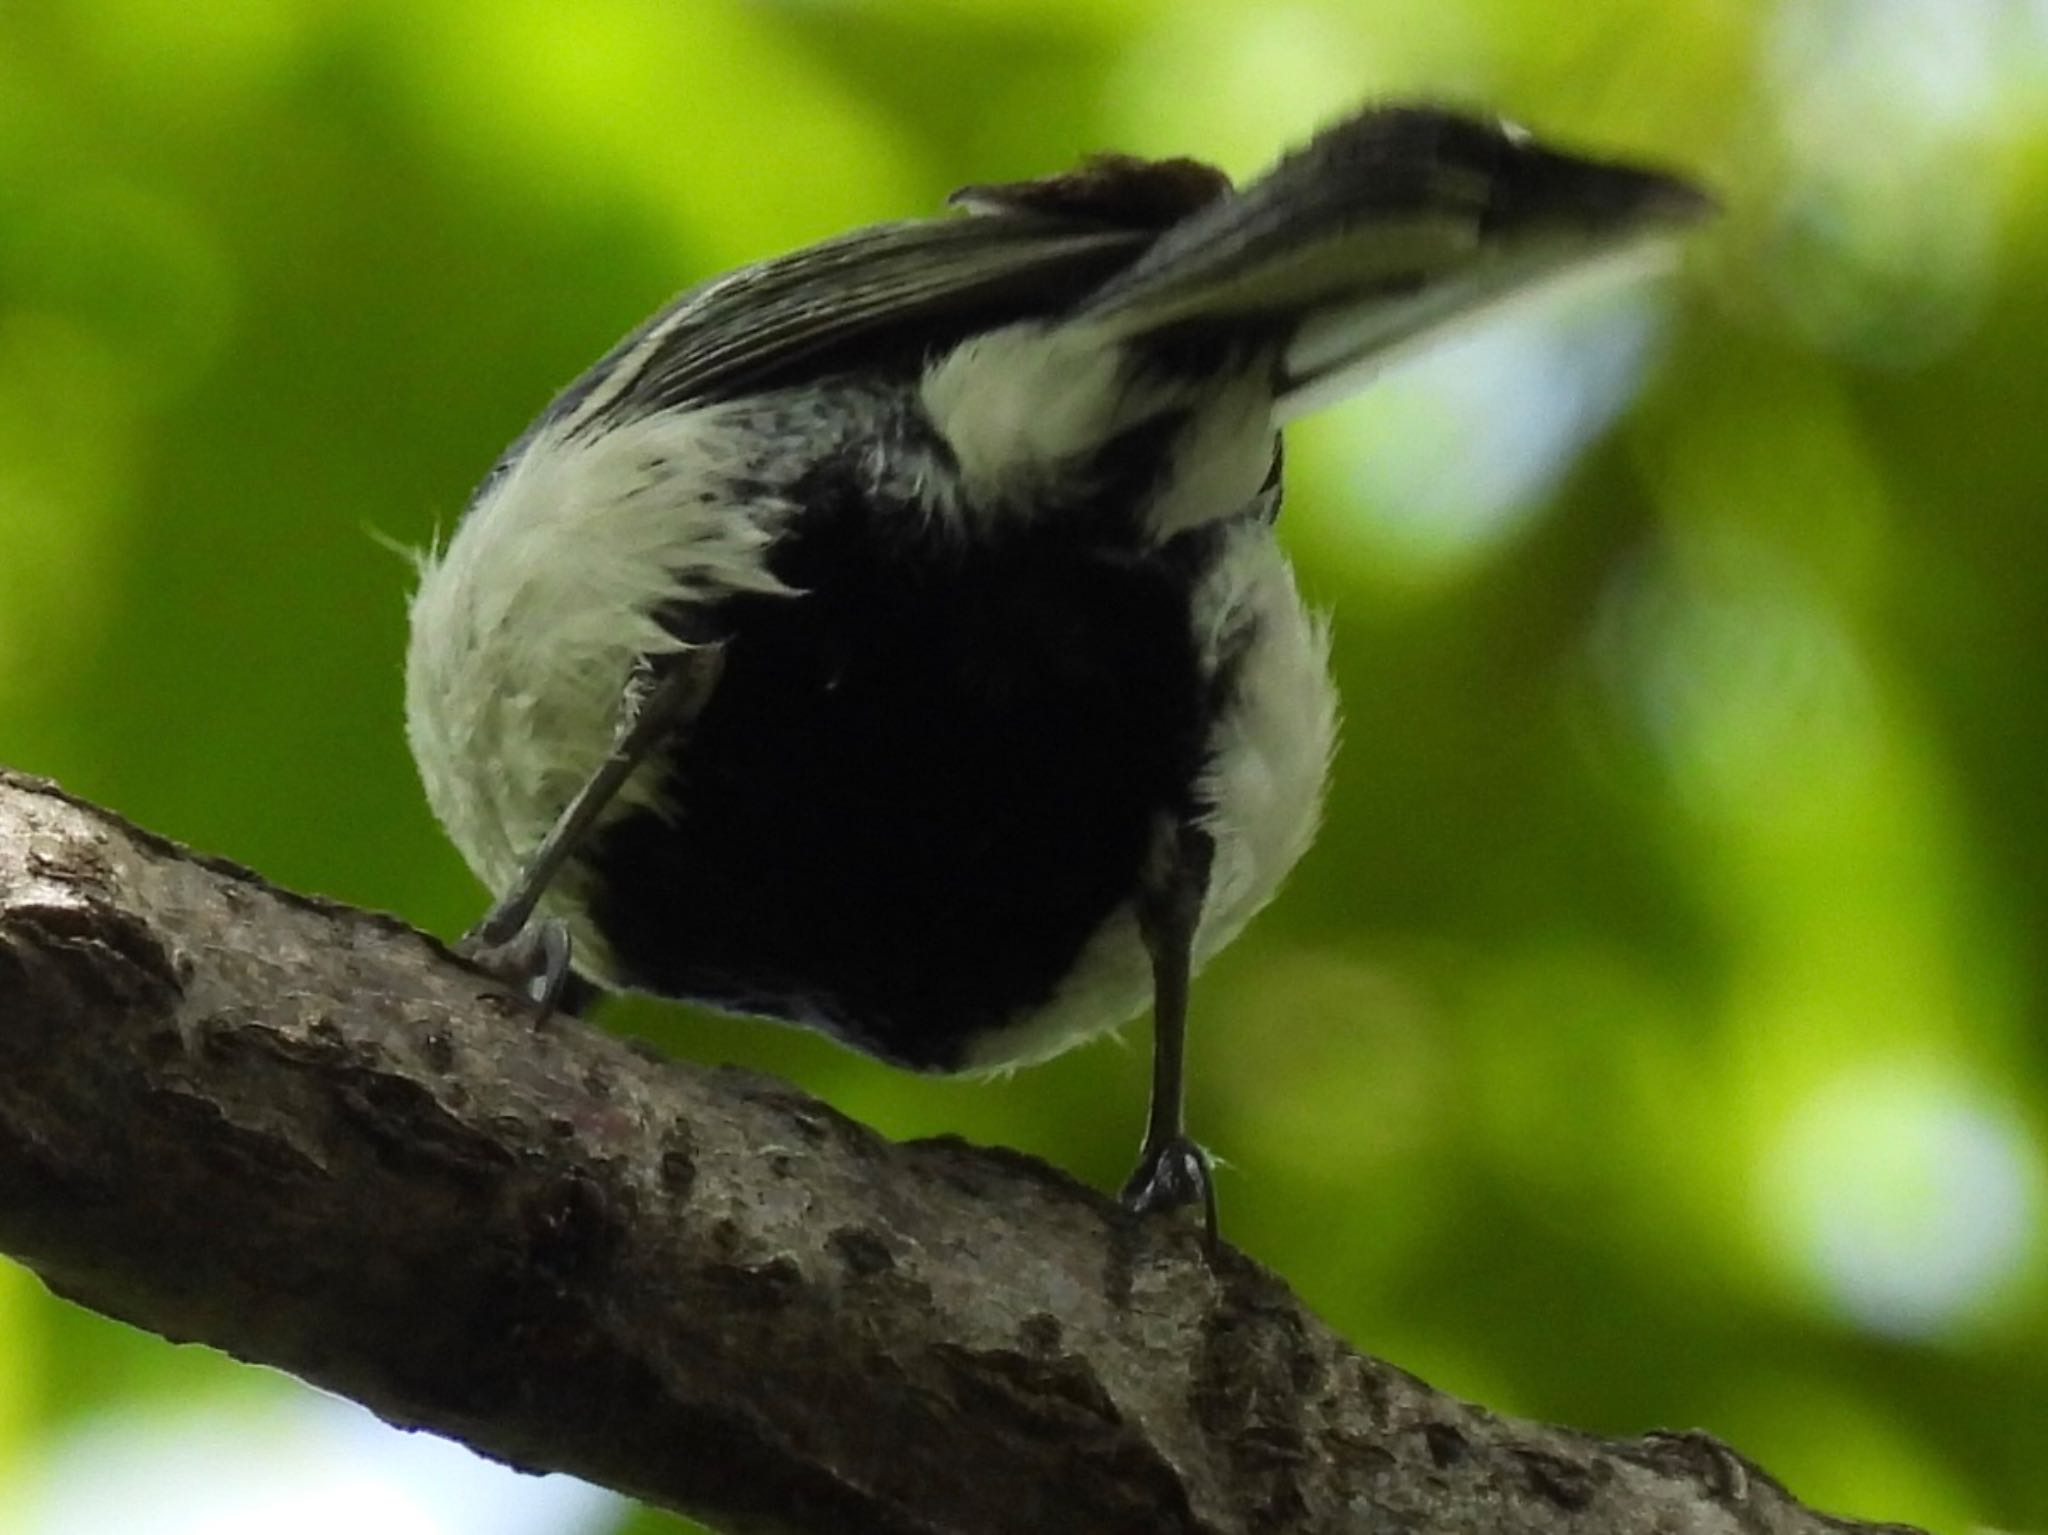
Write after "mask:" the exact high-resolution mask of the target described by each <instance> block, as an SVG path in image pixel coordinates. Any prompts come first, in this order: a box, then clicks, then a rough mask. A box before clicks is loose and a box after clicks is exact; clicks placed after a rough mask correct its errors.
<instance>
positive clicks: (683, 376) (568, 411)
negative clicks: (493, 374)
mask: <svg viewBox="0 0 2048 1535" xmlns="http://www.w3.org/2000/svg"><path fill="white" fill-rule="evenodd" d="M1025 185H1029V184H1025ZM977 190H978V191H979V190H984V189H977ZM985 190H986V191H988V192H989V193H990V194H992V200H991V201H988V202H976V203H974V204H971V207H972V208H973V210H974V211H972V212H971V213H970V214H969V215H967V216H954V217H947V218H938V219H924V220H918V221H913V222H905V223H897V224H879V225H875V226H873V227H870V228H867V229H860V230H855V231H854V232H853V233H851V234H847V235H842V236H840V237H839V238H837V239H833V240H827V241H825V242H823V243H822V244H818V245H812V246H808V247H806V248H805V249H803V250H800V251H793V252H791V253H790V254H789V255H786V256H778V257H776V258H774V259H772V260H768V261H763V262H760V263H758V264H756V265H754V266H749V267H744V268H741V269H740V270H739V271H736V272H732V273H730V274H728V275H726V276H724V277H719V278H715V279H713V280H712V281H710V282H707V283H704V284H702V285H701V286H699V287H696V288H693V289H691V290H690V291H688V292H687V293H684V294H683V295H682V296H681V297H680V298H678V299H676V300H675V302H674V303H672V304H670V305H669V306H668V307H667V308H666V309H664V310H663V311H662V312H661V313H659V314H657V315H656V316H655V317H654V318H653V319H651V320H649V321H648V322H647V324H645V325H644V326H642V327H641V328H640V329H639V330H637V331H635V332H634V333H633V334H632V335H630V336H628V337H627V338H626V339H625V340H624V341H622V342H620V343H619V345H618V346H617V347H616V348H615V349H614V350H613V351H612V353H611V354H610V355H608V356H607V357H605V358H604V359H602V360H601V361H600V362H598V363H597V364H596V366H595V367H593V368H592V369H591V370H590V372H589V373H587V374H586V375H585V376H584V377H583V378H582V379H580V380H578V381H577V382H576V383H574V384H572V385H570V387H569V388H568V390H566V391H565V392H564V393H563V395H562V397H561V398H560V399H559V400H557V401H556V403H555V406H554V408H553V409H552V411H551V412H550V416H549V419H550V421H551V422H552V423H554V424H558V425H565V426H566V427H567V428H568V430H569V431H570V432H572V433H573V432H575V431H577V430H579V429H580V428H582V427H584V426H592V427H595V426H600V425H614V424H616V423H617V422H619V421H621V420H630V419H633V418H635V417H638V416H643V415H647V414H649V413H652V412H654V411H659V410H671V409H675V408H677V407H680V406H688V405H694V404H712V403H716V402H718V401H721V400H728V399H732V398H734V397H736V396H738V395H742V394H748V393H753V392H756V391H759V390H762V389H767V388H772V387H775V386H776V385H778V384H782V383H790V382H795V381H797V380H799V379H802V378H806V377H816V376H818V375H820V374H822V373H826V372H831V371H834V370H835V369H836V368H837V367H839V366H842V365H844V366H859V367H862V368H872V367H876V366H877V365H886V363H887V361H888V360H889V359H890V358H891V357H893V356H895V355H897V354H899V353H903V354H905V355H904V358H903V360H904V362H905V363H906V365H909V366H916V365H918V364H919V363H920V362H921V360H922V358H923V356H924V354H925V353H927V352H929V351H931V350H933V349H937V348H942V347H944V346H946V345H948V344H950V343H951V342H952V341H954V340H957V339H958V338H959V337H961V336H964V335H966V334H968V333H970V332H971V331H974V330H977V329H981V328H984V327H987V326H991V325H1000V324H1003V323H1006V322H1008V321H1010V320H1015V319H1024V318H1028V317H1030V316H1033V315H1041V314H1052V313H1057V312H1059V311H1060V310H1062V309H1065V308H1067V307H1068V306H1070V305H1072V304H1073V303H1074V302H1075V301H1076V300H1077V299H1079V298H1080V297H1081V296H1082V295H1083V294H1086V293H1088V292H1089V291H1090V290H1092V289H1094V288H1095V287H1097V286H1099V285H1100V284H1101V283H1102V282H1103V280H1104V279H1105V278H1107V277H1109V276H1110V275H1112V274H1113V273H1115V272H1117V271H1118V270H1120V269H1121V268H1122V267H1124V266H1125V265H1127V264H1129V262H1131V261H1132V260H1133V259H1134V258H1135V257H1136V256H1137V255H1138V254H1139V253H1140V252H1142V251H1143V250H1144V248H1145V247H1146V246H1147V245H1149V244H1150V243H1151V242H1152V240H1153V239H1155V238H1156V237H1157V233H1158V231H1157V229H1156V228H1147V227H1142V226H1136V225H1130V224H1124V225H1118V224H1114V223H1109V222H1099V221H1095V220H1092V219H1083V218H1075V217H1071V216H1064V215H1060V214H1058V213H1049V212H1044V211H1040V210H1039V209H1037V208H1033V207H1030V206H1028V205H1026V204H1025V203H1023V202H1021V201H1018V200H1014V199H1013V200H1010V201H1002V200H999V199H1000V197H1001V195H1002V194H1004V193H1005V192H1006V191H1007V190H1008V189H1002V188H991V189H985Z"/></svg>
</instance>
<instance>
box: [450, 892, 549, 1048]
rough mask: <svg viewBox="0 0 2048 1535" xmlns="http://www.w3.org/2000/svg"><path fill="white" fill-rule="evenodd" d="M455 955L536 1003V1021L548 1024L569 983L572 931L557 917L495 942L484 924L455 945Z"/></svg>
mask: <svg viewBox="0 0 2048 1535" xmlns="http://www.w3.org/2000/svg"><path fill="white" fill-rule="evenodd" d="M455 952H456V953H457V954H459V955H460V956H461V957H462V958H464V959H466V960H468V961H469V962H470V963H471V964H472V965H475V966H476V967H477V969H479V970H481V971H483V972H484V973H485V974H486V975H490V976H494V977H496V978H497V979H498V980H500V981H503V982H504V983H505V984H506V985H508V986H510V987H512V988H513V989H514V990H515V991H517V992H519V994H520V995H521V996H523V997H525V998H526V999H527V1001H529V1002H531V1003H532V1004H533V1009H534V1014H535V1017H534V1021H535V1022H536V1023H545V1022H547V1021H548V1019H550V1018H552V1017H553V1016H554V1014H555V1010H556V1008H558V1007H559V1006H560V1005H561V1001H562V990H563V988H564V987H565V986H567V985H568V982H569V952H570V943H569V929H568V927H567V926H566V925H565V924H564V923H563V922H562V921H561V920H560V919H559V918H556V917H543V918H541V919H539V920H538V921H534V922H529V923H527V924H526V926H524V927H522V928H520V929H519V930H518V931H517V932H515V933H514V934H513V935H512V936H511V937H510V938H506V939H502V940H497V941H493V940H492V939H491V938H490V937H489V927H488V925H487V924H483V923H480V924H478V925H477V926H476V927H473V928H471V929H470V930H469V931H468V932H467V933H465V934H463V936H462V938H461V939H460V940H459V941H458V942H457V943H456V945H455Z"/></svg>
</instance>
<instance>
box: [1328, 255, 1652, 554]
mask: <svg viewBox="0 0 2048 1535" xmlns="http://www.w3.org/2000/svg"><path fill="white" fill-rule="evenodd" d="M1662 313H1663V311H1662V307H1661V304H1660V302H1659V300H1658V299H1657V297H1656V295H1655V294H1654V292H1653V291H1651V290H1648V289H1646V288H1644V287H1643V286H1641V285H1635V286H1632V287H1629V288H1626V289H1622V290H1613V289H1608V290H1604V291H1599V292H1594V293H1579V294H1573V295H1570V296H1567V297H1563V298H1560V299H1557V300H1554V301H1549V302H1540V303H1536V304H1532V305H1528V306H1523V307H1519V308H1512V309H1510V310H1508V311H1507V312H1505V313H1503V314H1501V315H1498V316H1496V317H1492V318H1489V319H1487V320H1485V321H1483V322H1480V323H1478V324H1476V325H1474V326H1473V327H1472V328H1471V329H1469V330H1465V331H1461V332H1457V333H1454V334H1451V335H1448V336H1446V337H1445V338H1444V339H1443V340H1442V341H1440V342H1437V343H1435V344H1433V345H1431V346H1429V347H1428V348H1426V349H1424V350H1423V351H1421V352H1420V353H1418V354H1417V355H1416V356H1415V358H1414V359H1413V360H1411V361H1407V362H1404V363H1402V364H1400V365H1399V366H1397V367H1395V368H1393V369H1391V370H1390V371H1389V372H1388V374H1387V375H1386V377H1385V378H1383V379H1382V380H1380V381H1379V382H1377V383H1375V384H1373V385H1372V386H1371V387H1370V388H1369V389H1368V390H1367V391H1366V392H1365V394H1363V395H1362V396H1361V397H1360V398H1359V399H1357V400H1355V401H1353V402H1350V403H1348V404H1346V405H1343V406H1341V407H1338V408H1335V409H1332V410H1330V411H1327V412H1325V413H1324V415H1325V420H1324V422H1323V423H1322V424H1321V425H1320V426H1319V427H1317V428H1316V429H1315V430H1314V436H1315V438H1316V439H1317V440H1318V443H1319V445H1327V446H1326V449H1325V450H1326V451H1329V452H1333V453H1335V454H1336V455H1337V456H1338V458H1339V462H1340V464H1341V466H1342V467H1341V472H1342V473H1343V475H1344V476H1345V478H1346V480H1347V481H1348V482H1349V484H1350V485H1351V487H1352V488H1353V490H1354V495H1353V496H1352V497H1351V498H1350V507H1349V516H1348V517H1347V518H1346V519H1345V521H1344V522H1343V523H1342V524H1341V532H1342V536H1346V537H1349V538H1353V539H1355V540H1356V541H1358V542H1360V543H1362V544H1364V545H1366V546H1367V552H1368V553H1370V554H1371V555H1373V556H1375V557H1377V558H1379V559H1382V560H1392V561H1393V562H1395V563H1397V564H1399V565H1401V566H1403V567H1405V570H1406V573H1408V574H1412V575H1419V576H1424V577H1427V576H1433V575H1443V574H1451V573H1455V572H1456V571H1457V570H1460V569H1463V568H1465V567H1466V566H1467V565H1469V564H1472V563H1474V562H1476V561H1477V560H1479V559H1481V558H1483V557H1485V556H1486V555H1487V554H1488V553H1489V552H1490V551H1492V550H1493V549H1494V548H1495V547H1496V546H1498V545H1499V544H1500V543H1502V542H1503V541H1504V540H1506V539H1508V538H1511V537H1512V536H1513V535H1514V534H1515V533H1516V532H1518V531H1519V530H1520V529H1521V528H1522V527H1523V526H1524V525H1525V524H1526V523H1527V522H1528V521H1529V520H1530V519H1531V518H1532V517H1533V516H1534V514H1535V513H1536V511H1537V510H1538V509H1539V508H1540V507H1541V506H1542V504H1543V502H1544V500H1545V498H1546V497H1548V496H1549V495H1550V493H1551V492H1552V491H1553V490H1554V489H1555V488H1556V486H1557V483H1558V481H1559V480H1560V479H1561V478H1562V477H1563V476H1564V474H1565V472H1566V471H1567V470H1568V469H1569V468H1570V466H1571V463H1572V460H1573V458H1574V457H1575V456H1576V455H1577V453H1578V452H1579V450H1580V449H1581V448H1582V447H1584V446H1585V444H1586V443H1587V442H1588V441H1590V440H1591V439H1592V438H1593V437H1594V436H1596V435H1597V434H1598V433H1599V432H1600V431H1601V430H1602V429H1603V428H1605V427H1606V426H1607V425H1608V424H1609V423H1611V422H1612V421H1613V420H1614V418H1615V416H1616V415H1618V414H1619V413H1620V411H1621V410H1622V409H1623V407H1624V406H1626V405H1627V403H1628V402H1629V400H1630V399H1631V398H1633V397H1634V394H1635V392H1636V389H1637V387H1638V386H1639V384H1640V382H1641V380H1642V377H1643V373H1644V369H1645V367H1646V365H1647V363H1648V361H1649V358H1650V356H1651V354H1652V352H1653V350H1654V343H1655V340H1656V337H1657V334H1658V330H1659V321H1660V319H1661V316H1662Z"/></svg>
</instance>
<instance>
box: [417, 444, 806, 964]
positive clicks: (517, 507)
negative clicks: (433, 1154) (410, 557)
mask: <svg viewBox="0 0 2048 1535" xmlns="http://www.w3.org/2000/svg"><path fill="white" fill-rule="evenodd" d="M731 414H732V413H730V412H728V411H723V410H718V409H712V410H701V411H692V412H685V413H680V414H677V413H668V414H660V415H655V416H649V417H644V418H641V419H639V420H636V421H631V422H628V423H626V424H624V425H622V426H620V427H618V428H616V429H613V430H608V431H605V432H601V433H597V434H594V435H591V436H588V437H576V438H568V437H565V435H564V433H563V432H562V430H561V429H560V428H559V427H556V428H551V429H549V430H547V431H545V432H544V433H543V434H542V435H541V436H540V437H539V438H538V439H536V440H535V441H534V442H532V443H531V444H529V445H528V446H527V448H526V449H525V451H524V452H522V453H521V454H520V455H519V457H518V458H517V459H516V460H515V461H514V462H513V463H512V464H511V465H510V466H509V467H508V468H507V469H506V471H505V472H504V473H503V474H502V475H501V476H499V478H498V479H497V481H496V482H495V483H494V484H492V485H490V486H489V488H488V489H487V490H486V491H485V493H484V494H483V496H482V497H481V498H480V499H479V500H478V502H477V504H476V505H475V506H474V507H473V508H471V510H470V513H469V515H468V516H467V517H466V518H465V519H464V520H463V523H462V525H461V526H460V527H459V528H458V529H457V530H456V532H455V536H454V537H453V538H452V539H451V540H450V541H449V543H448V546H447V548H446V549H445V550H443V551H441V552H440V553H439V554H438V555H435V554H432V553H429V554H428V555H426V556H424V557H423V558H422V559H421V562H420V583H419V587H418V589H417V590H416V591H415V593H414V594H413V600H412V644H411V649H410V651H409V653H408V655H407V657H406V671H405V693H406V698H405V709H406V734H407V736H408V738H409V739H410V741H411V744H412V751H413V757H414V760H415V761H417V762H418V764H419V769H420V777H421V779H422V781H423V782H424V784H425V786H426V792H427V801H428V803H429V804H430V805H431V806H432V807H433V810H434V814H435V815H436V816H438V817H439V818H440V820H441V824H442V825H443V826H444V827H446V828H447V831H448V835H449V837H450V839H451V840H452V841H453V842H454V843H455V846H456V847H457V848H458V849H459V850H460V851H461V853H462V855H463V857H464V858H465V859H466V860H468V863H469V866H470V868H471V869H472V870H474V871H475V873H476V875H477V877H478V878H479V879H480V880H482V881H483V883H484V884H485V886H486V887H488V888H489V889H490V890H491V892H492V893H493V894H494V895H495V894H497V893H499V892H501V891H503V890H504V889H505V888H506V887H507V886H508V885H509V884H510V883H511V882H512V880H513V879H514V877H515V876H516V875H517V874H518V872H519V870H520V868H521V866H522V865H523V864H524V863H525V861H526V859H527V858H528V857H529V856H531V854H532V853H533V851H534V849H535V848H536V847H537V846H538V845H539V843H540V840H541V838H542V837H543V836H544V835H545V834H546V833H547V830H548V828H549V827H550V826H551V825H552V824H553V822H554V819H555V817H556V816H557V814H559V812H560V811H561V808H562V806H564V805H565V804H567V803H568V802H569V799H570V798H571V796H573V795H574V794H575V792H576V791H577V790H578V789H579V788H580V787H581V786H582V785H583V783H584V781H585V780H586V779H587V778H588V777H589V776H590V774H591V773H592V772H593V771H594V770H595V768H596V767H597V764H598V762H599V761H600V760H601V759H602V758H603V757H604V754H605V752H606V751H607V750H608V749H609V748H610V746H611V743H612V739H613V735H614V732H615V731H616V729H617V726H618V722H619V708H620V702H621V699H622V697H623V695H624V691H625V687H626V682H627V678H628V674H629V673H630V671H631V669H632V666H633V663H634V661H635V659H636V658H638V657H640V656H642V655H659V654H662V653H665V652H671V651H674V650H677V649H679V648H680V642H679V641H678V640H677V639H676V638H675V637H674V636H673V635H671V634H670V633H669V632H668V631H667V630H665V629H664V628H663V627H662V626H661V624H660V623H659V622H658V621H657V619H656V616H655V615H656V612H657V610H658V609H659V608H660V607H661V606H662V605H663V604H664V603H668V602H673V601H677V600H689V599H691V598H705V599H709V598H715V597H716V596H718V595H720V594H722V593H726V592H739V591H755V592H764V591H778V590H782V587H781V586H780V583H778V582H777V581H776V580H775V578H774V577H773V576H772V575H771V574H770V573H769V571H768V569H767V566H766V564H765V554H766V551H767V548H768V546H769V544H770V543H771V542H772V541H773V539H774V537H775V534H776V532H777V531H778V529H779V528H780V527H781V526H782V524H783V523H784V522H785V521H786V520H787V518H788V517H789V515H790V513H791V511H792V509H793V508H792V507H791V505H790V504H789V503H788V502H786V501H784V500H781V499H780V498H778V497H776V496H775V495H774V494H773V493H772V492H771V491H767V490H763V492H762V494H761V496H760V499H758V500H756V501H754V502H751V503H742V504H737V505H736V504H735V503H734V502H733V500H732V498H731V486H732V484H733V483H734V482H735V480H736V479H743V480H746V481H747V482H748V483H751V484H754V485H756V486H758V485H760V483H761V482H760V480H759V478H758V476H753V475H751V474H749V471H750V470H751V469H752V467H753V466H752V465H750V464H749V463H747V462H745V461H743V458H742V454H743V452H744V451H745V450H746V445H747V444H748V442H749V440H750V434H748V433H746V432H744V431H743V430H741V429H739V427H738V425H737V423H736V422H735V421H733V420H732V419H730V418H731ZM653 796H654V789H653V786H652V783H651V781H650V775H646V774H643V775H641V776H640V777H639V778H636V779H635V780H632V781H629V782H628V784H627V786H626V788H625V789H624V791H623V792H622V793H621V794H620V795H619V797H618V798H617V799H616V800H614V801H613V803H612V807H611V809H610V811H609V812H608V817H609V816H615V815H619V814H623V813H625V812H626V811H628V810H630V809H633V808H636V807H643V806H647V805H649V804H652V803H654V799H653ZM578 878H579V870H578V869H577V867H576V866H575V865H573V864H572V865H571V867H570V868H569V869H568V870H566V871H565V872H564V874H563V877H562V879H561V880H560V881H558V887H557V889H556V890H554V891H553V892H551V899H549V900H548V901H546V902H544V906H545V908H546V909H547V910H549V911H550V912H551V913H553V914H555V915H558V916H561V917H563V918H566V919H568V920H569V921H570V923H571V929H572V934H573V937H574V941H575V943H576V953H577V963H578V965H579V967H581V968H584V969H587V970H590V971H592V973H594V974H596V975H598V976H599V977H600V978H605V973H606V959H607V955H606V949H605V946H604V944H603V942H602V940H601V939H600V938H599V936H598V934H597V933H596V931H595V930H594V929H593V928H592V927H591V926H590V924H589V923H588V922H587V921H582V920H579V918H578V913H579V911H580V909H581V906H582V902H581V901H580V900H578V899H577V895H578V889H577V880H578Z"/></svg>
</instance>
